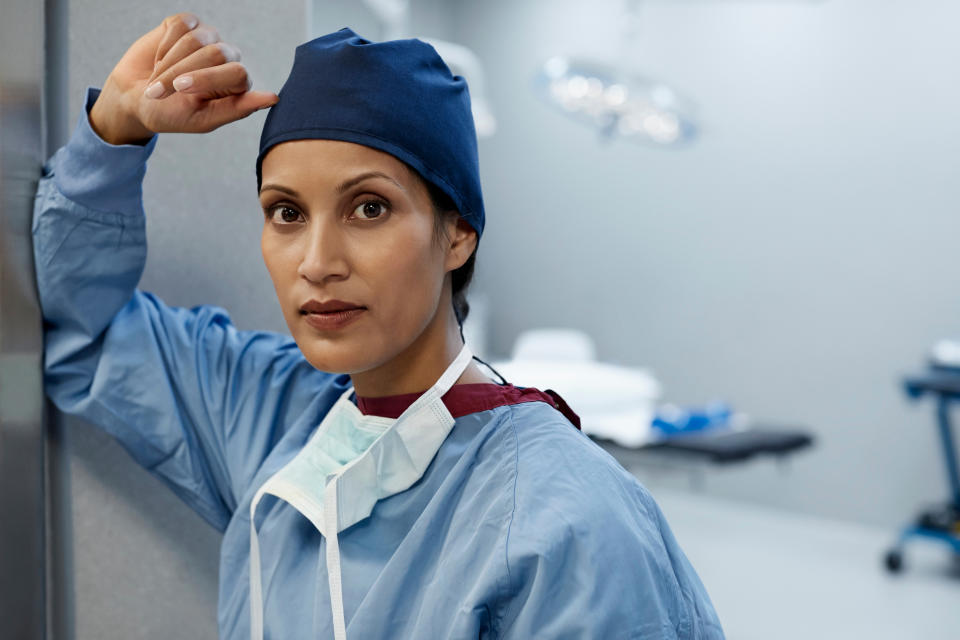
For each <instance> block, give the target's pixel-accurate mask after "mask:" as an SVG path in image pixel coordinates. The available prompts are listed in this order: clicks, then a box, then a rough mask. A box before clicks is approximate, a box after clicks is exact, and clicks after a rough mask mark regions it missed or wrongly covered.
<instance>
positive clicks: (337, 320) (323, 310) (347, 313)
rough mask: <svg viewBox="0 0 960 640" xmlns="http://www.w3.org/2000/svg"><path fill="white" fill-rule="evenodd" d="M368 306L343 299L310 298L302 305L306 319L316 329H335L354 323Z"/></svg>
mask: <svg viewBox="0 0 960 640" xmlns="http://www.w3.org/2000/svg"><path fill="white" fill-rule="evenodd" d="M366 311H367V308H366V307H364V306H362V305H358V304H355V303H353V302H344V301H343V300H327V301H326V302H318V301H317V300H310V301H309V302H307V303H305V304H304V305H302V306H301V307H300V313H301V314H302V315H303V316H304V321H305V322H306V323H307V324H309V325H310V326H311V327H313V328H314V329H318V330H320V331H334V330H336V329H342V328H344V327H346V326H347V325H349V324H351V323H353V321H354V320H356V319H357V318H359V317H360V316H362V315H363V314H364V313H366Z"/></svg>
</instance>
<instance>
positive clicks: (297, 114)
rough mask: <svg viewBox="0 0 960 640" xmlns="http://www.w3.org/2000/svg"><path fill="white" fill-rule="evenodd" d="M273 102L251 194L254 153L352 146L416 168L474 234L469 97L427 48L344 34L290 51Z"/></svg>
mask: <svg viewBox="0 0 960 640" xmlns="http://www.w3.org/2000/svg"><path fill="white" fill-rule="evenodd" d="M279 96H280V100H279V101H278V102H277V104H275V105H274V106H273V107H271V109H270V112H269V113H268V115H267V119H266V122H265V123H264V125H263V133H262V134H261V135H260V154H259V155H258V156H257V188H258V189H259V188H260V183H261V179H262V177H261V164H262V163H263V157H264V155H266V153H267V151H269V150H270V148H271V147H273V146H274V145H276V144H279V143H281V142H285V141H287V140H302V139H311V138H313V139H324V140H342V141H345V142H354V143H357V144H362V145H365V146H367V147H372V148H374V149H378V150H380V151H384V152H386V153H389V154H390V155H392V156H394V157H396V158H398V159H399V160H402V161H403V162H406V163H407V164H408V165H410V166H411V167H413V168H414V169H416V170H417V171H418V172H419V173H420V175H422V176H423V177H424V178H425V179H426V180H428V181H430V182H431V183H433V184H434V185H436V186H437V187H438V188H439V189H440V190H441V191H443V192H444V193H446V194H447V195H448V196H450V198H451V199H452V200H453V202H454V204H455V205H456V206H457V210H458V211H459V212H460V215H461V216H462V217H463V218H464V219H465V220H466V221H467V222H468V223H470V225H471V226H472V227H473V228H474V229H476V231H477V235H478V236H479V235H481V234H482V233H483V226H484V213H483V196H482V194H481V192H480V167H479V160H478V156H477V134H476V131H475V129H474V126H473V115H472V114H471V111H470V93H469V91H468V89H467V82H466V80H464V79H463V78H462V77H460V76H454V75H453V74H452V73H451V72H450V69H449V68H448V67H447V65H446V64H445V63H444V61H443V59H442V58H440V56H439V54H437V52H436V50H435V49H434V48H433V47H432V46H430V45H429V44H427V43H425V42H423V41H421V40H417V39H411V40H390V41H387V42H371V41H369V40H366V39H364V38H361V37H360V36H358V35H357V34H356V33H354V32H353V31H352V30H350V29H347V28H344V29H341V30H339V31H336V32H334V33H330V34H327V35H325V36H321V37H319V38H316V39H314V40H311V41H309V42H306V43H304V44H302V45H300V46H299V47H297V50H296V55H295V57H294V60H293V69H291V71H290V76H289V77H288V78H287V81H286V83H284V85H283V88H282V89H281V90H280V93H279Z"/></svg>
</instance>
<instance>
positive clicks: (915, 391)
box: [884, 365, 960, 573]
mask: <svg viewBox="0 0 960 640" xmlns="http://www.w3.org/2000/svg"><path fill="white" fill-rule="evenodd" d="M903 386H904V390H905V391H906V393H907V395H908V396H909V397H910V398H911V399H919V398H921V397H923V396H927V395H930V396H933V398H934V401H935V402H936V419H937V428H938V429H939V431H940V444H941V447H942V449H943V459H944V463H945V465H946V471H947V480H948V482H949V485H950V498H949V500H947V501H946V502H945V503H943V504H940V505H937V506H935V507H932V508H929V509H926V510H924V511H922V512H921V513H920V514H919V515H918V516H917V518H916V519H915V520H914V521H913V522H910V523H908V524H907V525H906V526H905V527H904V528H903V531H902V532H901V534H900V537H899V539H898V540H897V543H896V545H895V546H894V547H893V548H892V549H890V550H889V551H887V553H886V555H885V557H884V564H885V565H886V567H887V569H888V570H889V571H890V572H892V573H898V572H900V571H901V570H902V569H903V549H904V546H905V545H906V543H907V542H908V541H910V540H912V539H914V538H925V539H927V540H935V541H939V542H941V543H944V544H946V545H947V546H949V547H950V548H951V549H952V550H953V553H954V554H956V555H957V557H958V558H960V471H958V467H957V450H956V448H955V445H954V441H953V426H952V424H951V422H950V407H951V405H952V404H953V403H954V402H957V401H960V369H957V368H953V367H940V366H937V365H931V367H930V370H929V371H928V372H927V373H926V374H924V375H919V376H910V377H907V378H906V379H905V380H904V381H903Z"/></svg>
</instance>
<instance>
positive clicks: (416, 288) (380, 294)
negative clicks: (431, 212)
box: [357, 222, 443, 321]
mask: <svg viewBox="0 0 960 640" xmlns="http://www.w3.org/2000/svg"><path fill="white" fill-rule="evenodd" d="M424 226H425V225H424V224H423V223H422V222H421V223H419V224H408V225H405V226H404V227H403V228H402V229H396V228H395V229H394V230H393V231H394V232H393V233H391V234H389V235H386V234H385V237H384V238H383V239H382V241H380V242H377V243H369V244H366V245H365V246H363V247H360V248H358V251H362V252H363V254H364V259H363V260H362V263H363V264H364V265H365V266H364V270H365V271H366V273H365V274H364V276H365V277H364V279H365V280H367V281H368V282H370V283H371V284H372V285H373V288H375V289H376V290H377V299H378V300H380V301H381V305H382V308H383V310H384V312H385V314H386V315H388V316H391V317H392V318H394V319H407V320H409V321H417V320H418V319H422V317H423V315H424V314H431V313H432V310H433V308H434V307H432V306H431V304H433V303H435V302H436V298H437V297H438V295H439V292H440V288H441V287H442V285H443V257H442V255H440V251H439V249H438V247H437V246H436V244H435V243H434V241H433V227H432V226H429V227H428V228H426V229H424ZM357 262H358V263H359V262H360V261H357ZM358 266H359V264H358ZM384 319H389V318H386V317H385V318H384Z"/></svg>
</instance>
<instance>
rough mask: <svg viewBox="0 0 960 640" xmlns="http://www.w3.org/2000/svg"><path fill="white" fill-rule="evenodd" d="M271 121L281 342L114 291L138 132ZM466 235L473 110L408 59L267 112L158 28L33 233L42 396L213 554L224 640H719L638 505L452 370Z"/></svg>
mask: <svg viewBox="0 0 960 640" xmlns="http://www.w3.org/2000/svg"><path fill="white" fill-rule="evenodd" d="M266 107H272V109H271V112H270V113H269V115H268V117H267V120H266V123H265V125H264V129H263V135H262V137H261V141H260V153H259V156H258V158H257V163H256V169H257V180H258V185H257V186H258V191H259V199H260V206H261V208H262V210H263V214H264V227H263V235H262V242H261V245H262V252H263V258H264V261H265V263H266V266H267V269H268V271H269V273H270V276H271V278H272V280H273V284H274V286H275V289H276V293H277V298H278V301H279V304H280V306H281V308H282V310H283V314H284V317H285V320H286V322H287V326H288V328H289V330H290V333H291V335H292V339H291V338H289V337H287V336H284V335H280V334H275V333H269V332H262V331H239V330H237V329H236V328H235V327H234V326H233V324H232V323H231V321H230V317H229V315H228V314H227V312H226V311H224V310H223V309H220V308H217V307H214V306H209V305H201V306H198V307H194V308H191V309H185V308H176V307H171V306H168V305H166V304H165V303H164V302H163V301H162V300H160V299H159V298H158V297H156V296H155V295H152V294H150V293H148V292H145V291H142V290H140V289H138V288H137V284H138V281H139V278H140V274H141V272H142V270H143V266H144V262H145V257H146V239H145V224H144V213H143V207H142V202H141V181H142V179H143V176H144V173H145V171H146V162H147V159H148V157H149V156H150V154H151V153H152V152H153V150H154V147H155V146H156V143H157V139H158V135H157V134H158V133H159V132H167V131H179V132H204V131H210V130H212V129H215V128H217V127H219V126H221V125H223V124H226V123H228V122H231V121H233V120H237V119H240V118H243V117H245V116H247V115H249V114H250V113H252V112H254V111H255V110H257V109H261V108H266ZM484 222H485V213H484V209H483V201H482V197H481V191H480V180H479V172H478V162H477V149H476V136H475V133H474V129H473V122H472V119H471V116H470V101H469V96H468V93H467V87H466V84H465V82H464V81H463V79H462V78H460V77H457V76H452V75H451V73H450V71H449V70H448V68H447V67H446V65H445V64H444V63H443V61H442V60H441V59H440V58H439V56H438V55H437V54H436V52H435V51H434V50H433V48H432V47H430V46H429V45H427V44H424V43H423V42H421V41H419V40H398V41H392V42H382V43H374V42H370V41H368V40H365V39H363V38H361V37H359V36H358V35H356V34H355V33H353V32H352V31H350V30H349V29H343V30H340V31H337V32H335V33H331V34H328V35H325V36H323V37H320V38H317V39H315V40H312V41H310V42H307V43H305V44H303V45H301V46H300V47H298V48H297V51H296V57H295V61H294V65H293V69H292V71H291V73H290V76H289V78H288V80H287V82H286V84H285V85H284V86H283V89H282V90H281V91H280V94H279V96H277V95H274V94H272V93H266V92H257V91H251V90H250V84H249V80H248V78H247V74H246V71H245V69H244V67H243V65H242V64H241V63H240V62H239V53H238V51H237V50H236V48H235V47H232V46H231V45H229V44H226V43H224V42H221V41H220V39H219V35H218V34H217V32H216V31H215V30H214V29H213V28H212V27H210V26H208V25H205V24H203V23H201V22H200V21H199V20H198V19H197V17H196V16H194V15H192V14H186V13H184V14H177V15H174V16H170V17H169V18H167V19H166V20H164V22H163V23H162V24H161V25H160V26H158V27H157V28H156V29H154V30H152V31H151V32H149V33H147V34H146V35H144V36H143V37H141V38H140V39H139V40H138V41H137V42H136V43H134V44H133V45H132V46H131V48H130V49H129V50H128V51H127V53H126V54H125V55H124V57H123V58H122V59H121V60H120V62H119V63H118V64H117V66H116V67H115V68H114V70H113V71H112V73H111V74H110V76H109V77H108V78H107V80H106V82H105V83H104V87H103V90H102V91H98V90H95V89H90V90H88V93H87V100H86V109H85V112H84V113H83V114H81V116H80V119H79V122H78V124H77V127H76V129H75V131H74V134H73V137H72V138H71V140H70V142H69V143H68V144H67V145H66V146H64V147H63V148H61V149H60V150H59V151H58V152H57V153H56V154H55V155H54V156H53V157H52V158H51V159H50V160H49V161H48V162H47V164H46V165H45V167H44V174H43V177H42V179H41V181H40V184H39V188H38V192H37V198H36V208H35V212H34V224H33V240H34V252H35V258H36V268H37V282H38V288H39V293H40V301H41V306H42V309H43V314H44V320H45V331H46V333H45V340H46V353H45V376H46V385H47V392H48V394H49V395H50V397H51V398H52V400H53V402H54V403H55V404H56V405H57V406H58V407H59V408H60V409H61V410H63V411H65V412H68V413H72V414H76V415H80V416H83V417H84V418H86V419H87V420H89V421H91V422H93V423H95V424H98V425H99V426H101V427H102V428H103V429H105V430H106V431H108V432H109V433H111V434H113V435H114V436H115V437H116V438H117V439H118V440H119V441H120V442H121V443H122V444H123V445H124V446H125V447H126V449H127V450H128V451H129V452H130V453H131V455H132V456H133V457H134V458H135V459H136V460H137V461H138V462H139V463H140V464H142V465H143V466H144V467H146V468H147V469H148V470H150V471H151V472H152V473H154V474H155V475H157V476H158V477H160V478H161V479H162V480H163V481H164V482H166V483H167V484H168V485H169V486H170V487H171V488H172V489H173V490H174V491H175V492H176V493H177V494H178V495H180V496H181V497H182V498H183V499H184V500H185V501H186V502H187V503H188V504H190V505H191V506H192V507H193V508H194V509H195V510H196V511H197V512H198V513H199V514H200V515H201V516H203V517H204V518H205V519H206V520H207V521H208V522H210V523H211V524H212V525H213V526H215V527H217V528H218V529H219V530H221V531H223V534H224V535H223V542H222V553H221V568H220V598H219V615H218V624H219V628H220V635H221V637H222V638H236V639H245V638H253V639H254V640H259V639H260V638H264V637H266V638H283V639H285V640H286V639H292V638H331V637H333V638H337V639H343V638H348V637H349V638H365V639H366V638H429V639H433V638H477V637H480V638H650V639H653V638H658V639H659V638H684V639H686V638H722V637H723V633H722V631H721V627H720V624H719V622H718V619H717V616H716V613H715V612H714V609H713V607H712V605H711V603H710V599H709V597H708V595H707V592H706V590H705V589H704V586H703V584H702V583H701V582H700V580H699V578H698V577H697V575H696V573H695V571H694V570H693V568H692V567H691V566H690V563H689V562H688V561H687V558H686V557H685V556H684V554H683V552H682V551H681V549H680V547H679V546H678V544H677V541H676V540H675V539H674V537H673V535H672V534H671V531H670V528H669V526H668V525H667V522H666V521H665V519H664V517H663V514H662V513H661V511H660V509H659V508H658V507H657V505H656V503H655V502H654V500H653V498H652V497H651V496H650V494H649V493H648V492H647V491H646V489H644V487H642V486H641V485H640V484H639V483H638V482H637V481H636V480H635V479H634V478H633V477H632V476H631V475H630V474H628V473H627V472H626V471H625V470H624V469H623V468H622V467H621V466H620V465H619V464H617V462H616V461H614V460H613V459H612V458H611V457H610V456H609V455H607V454H606V453H605V452H604V451H603V450H601V449H600V448H598V447H597V446H595V445H594V444H593V443H592V442H591V441H590V440H589V439H588V438H586V437H585V436H583V435H582V434H581V433H580V431H579V430H578V429H577V428H576V426H575V425H577V424H578V419H577V418H576V415H575V414H573V413H572V412H571V411H569V409H567V407H566V405H565V403H563V402H562V400H560V399H559V397H558V396H556V395H555V394H554V395H551V394H547V393H542V392H540V391H538V390H536V389H532V388H520V387H514V386H512V385H505V384H495V383H493V382H492V381H491V380H490V379H489V378H488V377H487V376H486V375H485V374H484V373H483V370H482V369H481V368H480V367H478V366H477V364H476V362H474V361H473V359H472V358H471V354H470V351H469V347H468V346H467V345H465V344H464V343H463V340H462V337H461V331H460V324H461V323H462V321H463V319H464V318H465V317H466V315H467V313H468V311H469V307H468V305H467V303H466V298H465V291H466V288H467V285H468V284H469V281H470V277H471V274H472V271H473V265H474V260H475V255H476V248H477V242H478V239H479V238H480V236H481V234H482V233H483V229H484Z"/></svg>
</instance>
